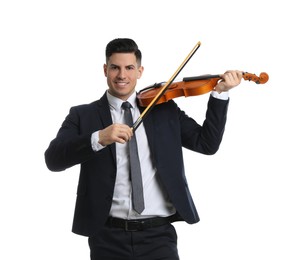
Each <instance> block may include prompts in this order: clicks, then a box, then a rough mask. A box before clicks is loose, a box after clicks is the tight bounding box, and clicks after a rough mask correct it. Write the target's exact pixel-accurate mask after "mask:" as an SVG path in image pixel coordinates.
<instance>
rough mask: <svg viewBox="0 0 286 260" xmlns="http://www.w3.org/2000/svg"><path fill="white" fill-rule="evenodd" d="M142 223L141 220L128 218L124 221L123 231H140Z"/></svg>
mask: <svg viewBox="0 0 286 260" xmlns="http://www.w3.org/2000/svg"><path fill="white" fill-rule="evenodd" d="M143 223H144V222H142V221H139V220H128V221H125V227H124V229H125V231H131V232H134V231H140V230H143Z"/></svg>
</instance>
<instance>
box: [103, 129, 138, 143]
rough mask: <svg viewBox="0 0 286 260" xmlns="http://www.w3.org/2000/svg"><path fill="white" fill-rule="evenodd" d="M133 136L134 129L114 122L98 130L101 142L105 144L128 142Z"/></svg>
mask: <svg viewBox="0 0 286 260" xmlns="http://www.w3.org/2000/svg"><path fill="white" fill-rule="evenodd" d="M132 136H133V131H132V129H131V128H130V127H129V126H128V125H124V124H113V125H110V126H108V127H106V128H105V129H103V130H100V131H99V132H98V137H99V141H98V142H99V143H100V144H101V145H103V146H106V145H109V144H112V143H114V142H118V143H121V144H124V143H126V142H127V141H129V140H130V139H131V137H132Z"/></svg>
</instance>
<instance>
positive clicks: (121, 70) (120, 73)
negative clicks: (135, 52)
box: [117, 69, 126, 79]
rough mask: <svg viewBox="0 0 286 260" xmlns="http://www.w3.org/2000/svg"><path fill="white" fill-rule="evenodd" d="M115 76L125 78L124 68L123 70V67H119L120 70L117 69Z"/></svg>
mask: <svg viewBox="0 0 286 260" xmlns="http://www.w3.org/2000/svg"><path fill="white" fill-rule="evenodd" d="M117 77H118V78H119V79H125V77H126V75H125V70H124V69H120V70H119V71H118V75H117Z"/></svg>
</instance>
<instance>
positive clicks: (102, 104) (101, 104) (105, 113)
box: [98, 94, 116, 162]
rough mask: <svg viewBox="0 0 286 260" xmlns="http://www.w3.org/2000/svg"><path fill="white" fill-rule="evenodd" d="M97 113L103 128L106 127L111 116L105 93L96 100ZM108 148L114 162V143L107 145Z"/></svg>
mask: <svg viewBox="0 0 286 260" xmlns="http://www.w3.org/2000/svg"><path fill="white" fill-rule="evenodd" d="M98 113H99V116H100V119H101V122H102V125H103V128H106V127H108V126H110V125H111V124H112V118H111V113H110V110H109V104H108V100H107V97H106V94H104V95H103V96H102V97H101V99H100V100H99V101H98ZM108 148H109V149H110V150H111V153H112V156H113V159H114V162H116V151H115V144H114V143H113V144H111V145H109V146H108Z"/></svg>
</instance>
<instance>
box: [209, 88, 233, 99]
mask: <svg viewBox="0 0 286 260" xmlns="http://www.w3.org/2000/svg"><path fill="white" fill-rule="evenodd" d="M211 95H212V96H213V97H214V98H218V99H222V100H228V98H229V95H228V91H224V92H221V93H218V92H217V91H215V90H213V91H212V92H211Z"/></svg>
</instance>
